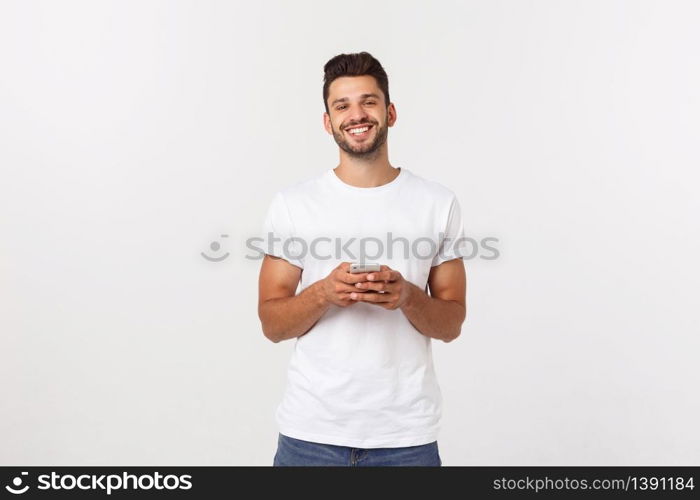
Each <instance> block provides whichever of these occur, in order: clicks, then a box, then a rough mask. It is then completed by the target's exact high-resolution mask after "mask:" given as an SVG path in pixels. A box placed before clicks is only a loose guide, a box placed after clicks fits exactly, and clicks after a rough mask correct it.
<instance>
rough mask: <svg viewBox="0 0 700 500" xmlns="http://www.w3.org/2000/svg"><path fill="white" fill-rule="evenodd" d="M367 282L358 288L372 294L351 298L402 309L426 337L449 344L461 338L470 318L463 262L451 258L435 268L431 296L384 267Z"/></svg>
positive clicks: (430, 276)
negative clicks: (465, 321)
mask: <svg viewBox="0 0 700 500" xmlns="http://www.w3.org/2000/svg"><path fill="white" fill-rule="evenodd" d="M367 279H368V281H367V282H365V283H359V284H357V285H355V286H356V288H358V289H361V290H363V291H370V290H371V291H374V292H384V293H369V294H364V295H363V294H357V296H353V295H351V299H353V300H357V301H363V302H369V303H370V304H376V305H378V306H381V307H384V308H385V309H401V310H402V311H403V313H404V314H405V315H406V318H408V320H409V321H410V322H411V324H412V325H413V326H414V327H415V328H416V329H417V330H418V331H419V332H420V333H422V334H423V335H426V336H428V337H432V338H436V339H439V340H442V341H444V342H450V341H452V340H454V339H456V338H457V337H459V335H460V333H461V331H462V323H464V320H465V318H466V315H467V308H466V291H467V279H466V273H465V271H464V262H463V261H462V259H452V260H450V261H447V262H443V263H442V264H440V265H438V266H435V267H433V268H432V269H431V270H430V275H429V277H428V287H429V288H430V294H431V296H428V295H427V294H426V292H425V291H423V290H421V289H420V288H418V287H417V286H416V285H414V284H413V283H411V282H409V281H407V280H406V279H405V278H404V277H403V276H402V275H401V273H399V272H398V271H395V270H393V269H390V268H389V266H385V265H383V266H382V270H381V271H376V272H373V273H368V276H367Z"/></svg>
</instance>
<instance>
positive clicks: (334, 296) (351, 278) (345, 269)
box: [320, 262, 369, 307]
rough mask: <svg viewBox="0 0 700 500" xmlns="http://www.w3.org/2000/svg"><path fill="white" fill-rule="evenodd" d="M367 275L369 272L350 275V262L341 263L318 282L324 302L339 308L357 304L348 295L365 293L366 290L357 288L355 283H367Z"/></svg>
mask: <svg viewBox="0 0 700 500" xmlns="http://www.w3.org/2000/svg"><path fill="white" fill-rule="evenodd" d="M368 274H369V272H366V273H351V272H350V262H341V263H340V264H339V265H338V267H336V268H335V269H333V271H331V273H330V274H329V275H328V276H326V277H325V278H323V279H322V280H320V284H321V287H320V288H321V294H322V295H323V298H324V300H325V301H327V302H330V303H331V304H335V305H336V306H339V307H347V306H350V305H352V304H355V303H357V302H358V301H357V300H352V299H351V298H350V294H351V293H353V292H355V293H366V292H367V290H363V289H361V288H357V287H356V286H355V283H360V282H361V281H367V275H368Z"/></svg>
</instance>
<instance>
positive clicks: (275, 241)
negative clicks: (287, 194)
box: [263, 192, 304, 269]
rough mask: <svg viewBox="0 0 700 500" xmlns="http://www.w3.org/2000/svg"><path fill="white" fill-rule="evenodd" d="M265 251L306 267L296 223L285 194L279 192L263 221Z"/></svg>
mask: <svg viewBox="0 0 700 500" xmlns="http://www.w3.org/2000/svg"><path fill="white" fill-rule="evenodd" d="M263 240H264V242H263V249H264V250H263V251H264V252H265V253H266V254H268V255H273V256H275V257H280V258H282V259H284V260H286V261H288V262H289V263H290V264H293V265H295V266H297V267H300V268H301V269H304V262H303V255H302V254H301V252H300V249H301V248H302V245H301V244H300V240H299V238H298V237H296V236H295V230H294V225H293V223H292V219H291V216H290V214H289V208H288V207H287V203H286V202H285V199H284V196H283V195H282V193H281V192H278V193H277V194H276V195H275V196H274V198H273V199H272V202H271V203H270V206H269V208H268V210H267V214H266V215H265V221H264V223H263Z"/></svg>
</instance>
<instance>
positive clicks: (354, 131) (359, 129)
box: [350, 127, 369, 134]
mask: <svg viewBox="0 0 700 500" xmlns="http://www.w3.org/2000/svg"><path fill="white" fill-rule="evenodd" d="M368 130H369V127H362V128H353V129H350V133H351V134H361V133H363V132H367V131H368Z"/></svg>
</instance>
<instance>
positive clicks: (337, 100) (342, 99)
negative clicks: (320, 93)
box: [331, 94, 379, 106]
mask: <svg viewBox="0 0 700 500" xmlns="http://www.w3.org/2000/svg"><path fill="white" fill-rule="evenodd" d="M368 97H374V98H375V99H379V96H378V95H377V94H362V95H361V96H360V99H366V98H368ZM349 100H350V99H348V98H347V97H341V98H340V99H336V100H335V101H333V102H332V103H331V106H335V105H336V104H337V103H339V102H345V101H349Z"/></svg>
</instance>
